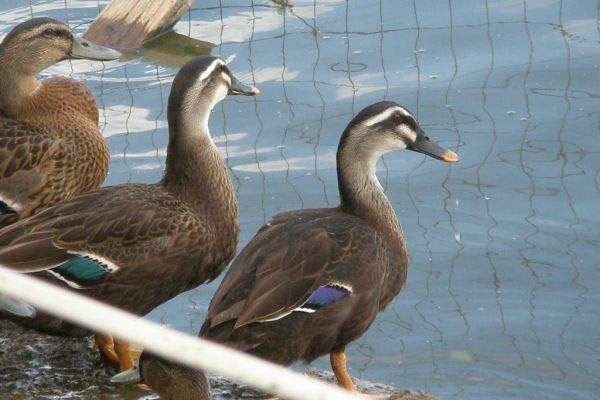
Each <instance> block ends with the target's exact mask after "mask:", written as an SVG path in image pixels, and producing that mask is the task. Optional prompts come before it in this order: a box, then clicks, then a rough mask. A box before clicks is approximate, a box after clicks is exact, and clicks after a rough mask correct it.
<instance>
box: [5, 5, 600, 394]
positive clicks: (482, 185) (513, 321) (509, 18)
mask: <svg viewBox="0 0 600 400" xmlns="http://www.w3.org/2000/svg"><path fill="white" fill-rule="evenodd" d="M104 3H106V2H104V1H102V2H100V4H104ZM291 4H292V7H283V6H279V5H278V4H275V3H272V2H269V1H266V0H263V1H256V2H254V3H252V2H250V1H248V0H222V1H220V2H219V1H214V0H202V1H200V0H198V1H197V2H196V4H195V8H194V9H193V10H192V11H191V12H190V13H189V15H188V16H186V17H184V18H183V19H182V20H181V21H180V22H179V23H178V24H177V25H176V27H175V30H176V31H177V32H178V33H180V34H182V35H188V36H192V37H193V38H195V39H199V40H202V41H203V42H208V43H212V44H213V45H214V48H212V54H220V55H222V56H223V57H227V56H229V55H231V54H236V55H237V57H236V59H235V60H234V61H233V63H232V64H231V68H232V70H233V71H234V72H235V74H236V75H237V76H238V77H241V78H243V80H245V81H246V82H249V83H254V84H255V85H256V86H258V87H259V88H260V89H261V91H262V93H261V95H260V96H258V97H256V98H229V99H226V100H225V101H224V102H223V103H221V104H220V105H218V106H217V108H216V109H215V111H214V113H213V115H212V117H211V121H210V128H211V132H212V134H213V136H214V137H215V138H216V141H217V144H218V146H219V147H220V148H221V149H222V150H223V152H224V154H225V155H226V156H227V162H228V164H229V166H230V167H231V171H232V174H233V176H234V179H235V182H236V184H237V188H238V198H239V201H240V218H241V236H240V245H244V244H245V243H246V242H247V241H248V240H249V238H250V237H252V235H253V234H254V233H255V232H256V230H257V229H258V227H259V226H260V225H262V224H263V223H264V222H265V221H266V220H267V219H268V218H269V217H270V216H271V215H273V214H275V213H277V212H279V211H282V210H288V209H294V208H301V207H322V206H327V205H329V206H333V205H335V204H337V201H338V195H337V187H336V175H335V157H334V156H335V150H336V146H337V142H338V139H339V136H340V134H341V132H342V130H343V129H344V127H345V125H346V124H347V122H348V121H349V120H350V119H351V117H352V116H353V115H354V114H355V113H357V112H359V111H360V110H361V109H362V108H363V107H364V106H366V105H368V104H370V103H373V102H375V101H380V100H383V99H388V100H394V101H397V102H399V103H401V104H403V105H405V106H406V107H408V108H409V109H411V110H412V111H413V112H414V113H415V114H416V115H418V119H419V120H420V122H421V123H422V125H423V127H424V129H425V130H426V131H427V132H428V134H430V135H431V136H432V137H433V138H435V139H437V140H438V141H439V142H440V143H441V144H442V145H444V146H447V147H450V148H452V149H455V150H457V151H458V153H459V154H460V156H461V162H460V163H459V164H456V165H451V166H450V165H446V164H442V163H440V162H437V161H435V160H432V159H424V157H423V156H421V155H418V154H414V153H412V154H409V153H408V152H403V153H399V154H393V155H390V156H386V157H385V160H384V161H381V162H380V164H379V172H378V176H379V178H380V180H381V182H382V185H383V186H384V188H386V192H387V195H388V197H389V198H390V200H391V201H392V203H393V205H394V207H395V208H396V212H397V214H398V217H399V218H400V220H401V222H402V225H403V227H404V230H405V232H406V236H407V245H408V248H409V251H410V253H411V255H412V264H411V268H410V271H409V276H408V281H407V285H406V288H405V290H404V291H403V292H402V293H401V294H400V295H399V296H398V298H397V299H396V301H395V303H394V304H392V305H391V306H390V307H389V308H388V309H387V310H386V312H385V313H384V314H383V315H380V317H379V318H378V319H377V320H376V322H375V323H374V324H373V326H372V327H371V329H370V330H369V331H368V332H367V333H366V334H365V335H364V336H363V337H362V338H360V339H359V340H358V341H356V342H355V343H353V344H352V345H351V346H350V348H349V351H348V357H349V361H350V367H351V373H352V374H353V375H355V376H357V377H360V378H363V379H368V380H371V381H377V382H385V383H387V384H391V385H394V386H397V387H411V388H420V389H425V390H428V391H430V392H432V393H434V394H436V395H438V396H439V397H440V398H442V399H499V398H502V399H513V398H514V399H521V398H540V399H542V398H543V399H563V398H571V399H592V398H600V391H599V389H600V373H599V372H598V371H599V370H600V368H599V367H600V335H599V334H598V331H599V328H600V314H599V313H598V305H599V295H598V293H600V267H599V264H598V262H597V259H596V257H595V255H596V252H597V249H598V245H599V244H600V241H599V239H598V238H599V237H600V228H599V226H600V224H599V222H600V221H599V220H600V217H599V216H598V212H597V211H598V200H599V194H600V164H599V163H598V158H597V157H598V152H599V151H600V141H599V140H598V139H599V136H600V122H599V121H600V112H599V111H598V110H599V109H600V107H599V104H600V101H599V99H600V69H599V64H600V45H599V43H600V25H599V19H598V18H599V15H600V2H598V1H587V0H577V1H575V0H571V1H552V0H547V1H542V0H538V1H529V2H525V1H518V0H503V1H491V0H490V1H460V2H459V1H454V2H452V1H449V2H439V1H432V0H429V1H392V0H380V1H375V0H360V1H358V0H355V1H349V2H345V1H325V0H321V1H318V2H307V1H302V0H296V1H292V2H291ZM97 13H98V5H97V3H96V2H90V1H71V0H67V1H58V0H55V1H31V4H30V2H29V1H25V0H17V1H4V2H2V4H1V5H0V30H1V31H2V32H3V34H4V33H6V32H7V31H8V29H9V28H10V27H11V26H13V25H14V24H15V23H17V22H20V21H23V20H25V19H27V18H30V17H31V16H32V15H33V16H41V15H46V16H51V17H54V18H57V19H60V20H63V21H68V22H69V24H70V25H71V27H73V28H74V29H75V30H76V31H78V32H82V31H84V30H85V28H86V26H87V25H88V24H89V22H90V21H91V20H92V19H93V18H94V17H95V16H96V15H97ZM166 47H167V48H168V47H169V46H166ZM210 47H211V46H207V47H206V48H207V49H208V48H210ZM209 51H210V50H209ZM165 59H166V60H168V61H169V62H167V63H166V62H165ZM177 63H178V60H177V59H176V57H174V56H164V54H163V55H161V51H160V50H159V51H156V52H155V54H150V52H149V54H147V55H146V56H145V57H144V58H143V59H142V60H140V59H133V60H131V61H129V62H128V63H123V62H106V63H104V64H102V63H91V62H87V61H77V62H64V63H61V64H60V65H58V66H55V67H53V68H51V69H49V70H47V71H45V72H44V75H47V74H52V73H61V74H66V75H70V76H72V77H74V78H77V79H80V80H83V81H85V82H86V84H87V85H88V86H89V87H90V88H92V90H93V91H94V93H95V94H96V96H97V99H98V103H99V106H100V107H101V113H100V114H101V126H102V129H103V132H104V135H105V136H106V139H107V141H108V144H109V146H110V149H111V154H112V160H111V168H110V174H109V176H108V178H107V180H106V184H107V185H110V184H115V183H121V182H153V181H156V180H158V179H159V177H160V176H161V172H162V168H163V166H164V157H165V148H166V143H167V131H166V100H167V97H168V92H169V88H170V83H171V81H172V78H173V75H174V73H175V72H176V68H175V67H176V65H178V64H177ZM217 285H218V281H217V282H213V283H212V284H210V285H205V286H202V287H200V288H198V289H196V290H193V291H191V292H188V293H185V294H183V295H181V296H179V297H178V298H176V299H174V300H172V301H171V302H169V303H167V304H165V305H163V306H162V307H160V308H159V309H157V310H155V311H154V312H152V313H151V314H150V316H149V317H150V318H151V319H154V320H157V321H161V322H163V323H166V324H170V325H171V326H173V327H175V328H177V329H180V330H184V331H187V332H193V333H196V332H197V331H198V330H199V328H200V325H201V324H202V321H203V318H204V315H205V312H206V308H207V306H208V303H209V301H210V298H211V294H212V293H213V292H214V290H215V289H216V287H217ZM314 365H315V366H317V367H320V368H325V369H326V368H327V360H326V359H320V360H317V361H316V362H315V363H314ZM98 390H99V392H97V393H96V395H98V396H99V395H102V396H111V395H112V394H113V393H116V391H115V389H114V388H112V387H111V386H110V385H107V386H106V387H103V388H100V389H98ZM67 391H68V388H65V396H66V393H67ZM44 393H46V392H44V391H43V389H39V395H40V396H41V395H42V394H44ZM53 393H55V392H53ZM71 396H72V395H71ZM40 398H43V397H40ZM56 398H58V397H56ZM65 398H78V397H77V396H75V397H65ZM98 398H99V397H98ZM106 398H108V397H106Z"/></svg>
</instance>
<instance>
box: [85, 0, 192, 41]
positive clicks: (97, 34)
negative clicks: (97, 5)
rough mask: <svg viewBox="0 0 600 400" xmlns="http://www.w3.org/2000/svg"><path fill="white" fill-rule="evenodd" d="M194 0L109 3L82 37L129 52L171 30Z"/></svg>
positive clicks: (132, 0)
mask: <svg viewBox="0 0 600 400" xmlns="http://www.w3.org/2000/svg"><path fill="white" fill-rule="evenodd" d="M192 2H193V0H112V1H111V2H110V4H109V5H108V6H106V8H105V9H104V10H102V12H101V13H100V14H98V16H97V17H96V19H95V20H94V22H92V24H91V25H90V27H89V28H88V30H87V31H86V32H85V34H84V35H83V36H85V38H86V39H88V40H90V41H92V42H94V43H98V44H101V45H104V46H108V47H112V48H116V49H121V50H129V49H136V48H138V47H140V46H141V45H142V43H144V42H146V41H148V40H150V39H152V38H154V37H156V36H158V35H160V34H161V33H164V32H166V31H168V30H170V29H171V28H172V27H173V25H175V23H176V22H177V21H178V20H179V18H181V17H182V16H183V15H184V14H185V13H186V12H187V11H188V10H189V9H190V7H191V6H192Z"/></svg>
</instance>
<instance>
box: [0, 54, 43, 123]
mask: <svg viewBox="0 0 600 400" xmlns="http://www.w3.org/2000/svg"><path fill="white" fill-rule="evenodd" d="M15 61H18V60H14V58H13V57H9V55H8V54H6V53H5V51H3V50H2V49H0V76H2V77H3V79H0V110H1V111H3V112H4V113H5V114H6V115H7V116H9V117H10V116H14V115H16V114H18V113H19V110H20V109H21V107H22V105H23V104H24V103H25V102H26V101H27V100H28V99H29V98H30V97H31V96H32V94H33V93H35V91H36V90H37V89H38V87H39V86H40V83H39V82H38V80H37V79H36V75H37V72H35V71H30V70H29V69H28V68H23V66H21V65H17V64H20V63H17V64H16V63H15Z"/></svg>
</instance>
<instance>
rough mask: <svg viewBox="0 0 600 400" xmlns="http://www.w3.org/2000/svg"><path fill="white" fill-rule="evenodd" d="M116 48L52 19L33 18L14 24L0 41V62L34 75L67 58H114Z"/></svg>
mask: <svg viewBox="0 0 600 400" xmlns="http://www.w3.org/2000/svg"><path fill="white" fill-rule="evenodd" d="M120 56H121V53H119V52H118V51H116V50H113V49H109V48H107V47H103V46H99V45H97V44H94V43H92V42H90V41H88V40H86V39H84V38H82V37H79V36H75V35H74V34H73V32H72V31H71V29H70V28H69V27H68V26H67V25H65V24H64V23H62V22H60V21H57V20H55V19H52V18H46V17H42V18H33V19H30V20H28V21H26V22H23V23H21V24H19V25H17V26H16V27H14V28H13V29H12V30H11V31H10V32H9V33H8V35H6V37H5V38H4V40H2V43H0V63H3V64H10V66H11V68H12V69H13V72H20V73H21V74H23V75H35V74H37V73H38V72H40V71H42V70H44V69H45V68H48V67H49V66H51V65H53V64H56V63H57V62H59V61H62V60H67V59H78V58H85V59H89V60H115V59H117V58H119V57H120Z"/></svg>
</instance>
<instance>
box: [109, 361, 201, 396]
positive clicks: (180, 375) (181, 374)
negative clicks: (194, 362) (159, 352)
mask: <svg viewBox="0 0 600 400" xmlns="http://www.w3.org/2000/svg"><path fill="white" fill-rule="evenodd" d="M111 382H113V383H140V384H144V385H148V386H149V387H150V388H151V389H152V390H154V391H155V392H156V393H157V394H158V395H159V396H160V398H161V399H163V400H211V399H212V396H211V394H210V384H209V383H208V379H207V378H206V375H204V372H202V371H201V370H197V369H193V368H189V367H186V366H185V365H180V364H177V363H173V362H171V361H168V360H165V359H164V358H162V357H159V356H156V355H154V354H152V353H149V352H147V351H144V352H142V354H141V356H140V359H139V361H138V362H137V365H136V366H135V367H133V368H131V369H129V370H127V371H124V372H121V373H120V374H117V375H115V376H113V377H112V379H111Z"/></svg>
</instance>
